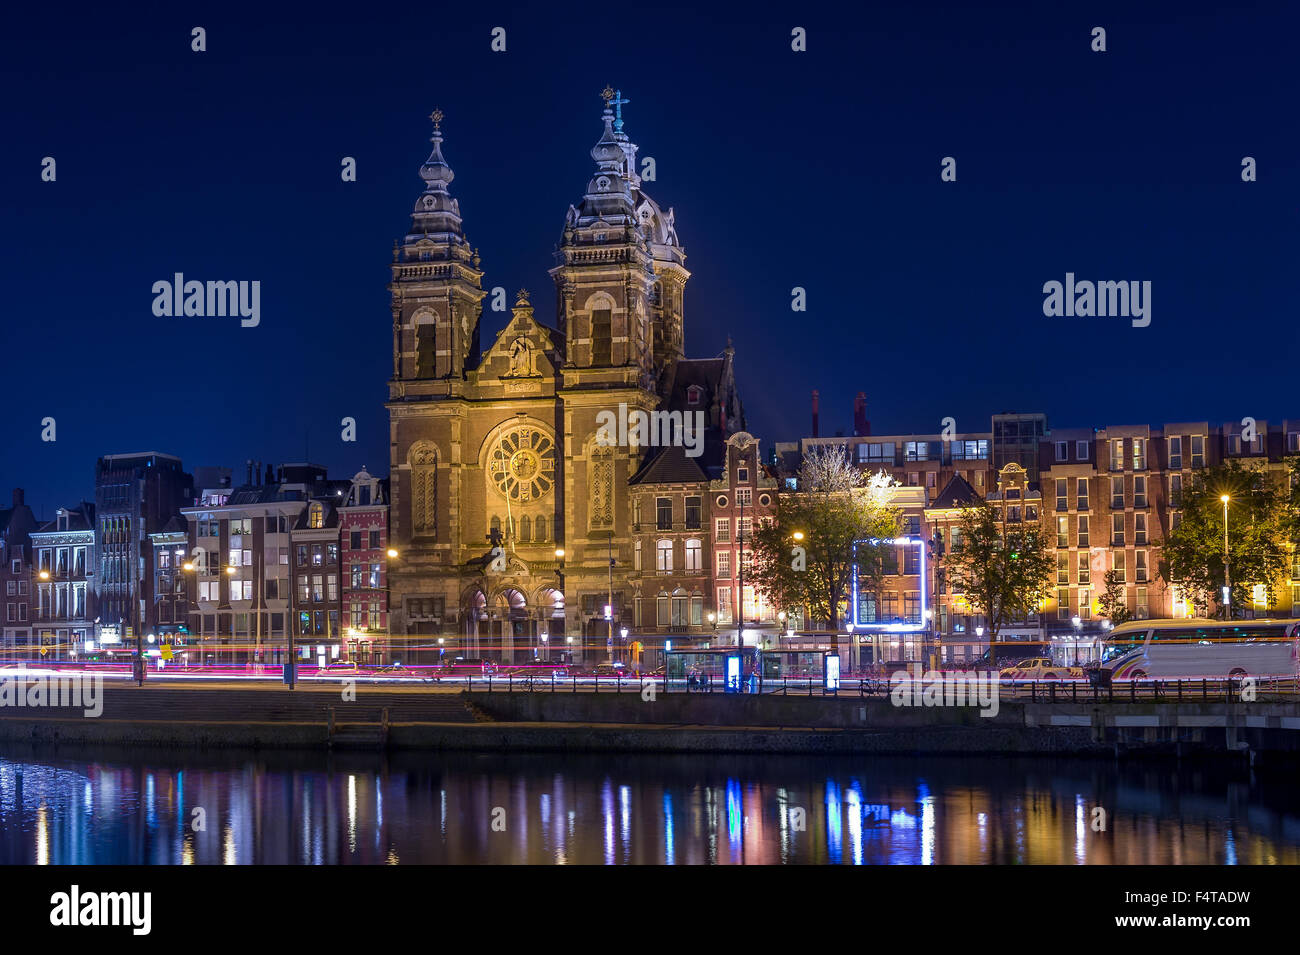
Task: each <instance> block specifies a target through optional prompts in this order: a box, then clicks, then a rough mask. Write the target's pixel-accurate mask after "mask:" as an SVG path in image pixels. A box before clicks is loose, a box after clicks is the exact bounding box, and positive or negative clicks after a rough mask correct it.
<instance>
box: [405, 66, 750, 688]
mask: <svg viewBox="0 0 1300 955" xmlns="http://www.w3.org/2000/svg"><path fill="white" fill-rule="evenodd" d="M602 96H603V98H604V101H605V107H604V110H603V113H602V115H601V126H602V128H601V132H600V137H599V139H598V141H597V142H596V144H595V145H594V146H593V147H592V148H591V158H592V160H593V161H594V164H595V168H594V169H593V170H591V171H590V174H589V178H588V181H587V184H586V189H585V191H584V193H583V195H582V197H581V199H580V200H579V201H578V202H577V203H576V204H574V205H570V206H569V208H568V210H567V212H565V213H564V221H563V226H562V230H561V236H560V241H559V243H558V246H557V248H556V251H555V253H554V255H555V261H554V265H553V267H552V268H551V269H550V275H551V278H552V280H553V281H554V285H555V292H554V295H555V316H556V323H555V326H554V327H551V326H549V325H546V324H543V323H542V321H540V320H539V319H538V318H537V317H536V316H535V315H534V305H533V298H532V297H531V296H530V295H529V293H528V292H526V291H520V292H519V293H518V295H517V297H516V300H515V303H514V307H513V310H512V313H511V319H510V321H509V323H508V324H507V325H506V327H505V329H504V330H503V331H502V332H501V334H500V335H498V336H497V338H496V341H494V342H492V343H491V345H490V347H488V348H486V349H485V350H483V351H480V347H481V345H480V339H479V326H480V321H481V318H482V308H483V300H484V298H485V296H486V295H487V291H486V290H485V289H484V288H483V285H482V278H483V275H484V270H483V269H482V267H481V265H482V262H481V259H480V257H479V254H478V250H477V249H475V248H474V247H473V246H472V245H471V244H470V242H469V240H468V239H467V237H466V234H465V228H464V219H463V218H462V215H461V210H460V205H459V203H458V201H457V200H456V199H455V198H454V197H453V196H452V191H451V184H452V181H453V178H454V175H453V172H452V169H451V166H450V165H448V162H447V160H446V158H445V157H444V156H443V135H442V132H441V121H442V118H443V117H442V114H441V112H440V111H435V112H434V113H433V115H432V116H431V117H430V118H431V119H432V120H433V124H434V129H433V137H432V142H433V151H432V152H431V154H430V155H429V158H428V159H427V160H426V161H425V162H424V164H423V165H422V166H420V178H421V179H423V181H424V191H423V193H422V194H421V195H420V196H419V197H418V198H417V199H416V202H415V208H414V210H413V212H412V215H411V227H410V231H409V232H408V233H407V235H406V237H405V239H404V240H403V241H402V242H401V243H395V244H394V251H393V262H392V265H391V269H392V281H391V283H390V284H389V286H388V288H389V291H390V293H391V295H392V302H391V308H392V318H393V341H392V347H393V372H392V379H391V380H390V382H389V400H388V402H387V408H388V412H389V440H390V448H391V462H390V464H391V471H390V475H391V488H392V489H391V499H390V507H391V514H390V522H391V530H390V543H391V546H392V547H393V548H395V549H396V550H397V552H398V556H397V557H396V558H394V559H393V560H392V561H390V563H389V587H390V593H391V597H390V603H389V607H390V611H391V617H392V620H391V631H392V633H393V634H395V635H402V634H407V635H411V637H412V638H414V639H412V642H411V649H412V650H415V649H416V648H417V646H418V647H424V648H435V649H436V647H437V646H438V640H439V639H442V640H443V641H444V646H445V647H446V648H447V649H448V650H451V649H452V648H454V649H455V652H457V653H459V654H462V655H464V656H467V657H479V656H481V657H487V658H490V659H496V660H501V661H505V662H523V661H524V660H526V659H531V658H533V656H534V653H535V652H536V653H537V655H538V656H540V657H541V658H543V659H547V658H549V659H565V660H574V661H581V660H587V661H600V660H604V659H607V655H608V656H612V655H613V651H612V649H611V648H612V646H613V642H612V641H613V640H614V639H617V636H616V635H619V634H621V633H622V631H623V630H624V629H625V628H635V627H636V625H637V624H638V623H639V621H637V620H634V619H633V612H632V609H631V608H632V606H633V602H634V600H635V601H636V607H637V608H638V615H639V608H640V599H639V598H640V596H641V588H642V579H641V578H642V577H644V576H645V575H646V572H645V571H644V570H643V569H642V567H641V566H640V561H639V560H634V551H635V557H636V558H639V556H640V551H641V547H640V544H639V543H637V539H636V533H635V531H636V530H637V529H639V525H634V514H633V497H634V495H633V490H634V485H635V479H636V478H637V476H638V475H644V474H646V473H648V472H650V471H654V472H656V473H657V474H672V473H682V474H684V478H683V479H684V480H695V481H699V482H702V483H703V484H707V482H708V481H709V480H710V479H716V478H717V477H719V476H720V475H721V474H722V473H723V471H724V470H725V467H726V463H727V460H728V456H729V455H730V454H731V452H732V450H733V449H736V448H743V449H746V450H748V451H749V452H750V453H751V455H752V456H753V457H755V458H756V456H757V442H755V441H753V439H752V438H749V436H748V435H747V434H745V433H744V411H743V408H742V406H741V403H740V398H739V396H738V394H737V390H736V384H735V377H734V370H733V366H732V356H733V349H732V348H731V346H730V344H729V343H728V346H727V348H726V349H725V351H724V352H723V353H722V355H721V356H719V357H714V358H708V359H688V358H685V357H684V355H683V340H684V324H685V310H684V302H685V292H686V282H687V280H688V279H689V278H690V272H689V271H687V269H686V253H685V250H684V249H683V246H682V243H681V240H680V239H679V237H678V234H677V229H676V226H675V223H674V213H673V210H672V209H671V208H669V209H668V210H666V211H665V210H664V209H663V208H662V207H661V206H660V205H659V204H658V203H657V202H656V201H655V200H654V199H653V198H651V197H650V196H649V195H648V194H647V193H646V192H645V190H644V189H643V183H642V180H641V178H640V176H639V175H638V174H637V160H636V155H637V148H638V147H637V145H636V144H635V143H633V142H632V141H631V140H630V139H629V138H628V135H627V134H626V133H625V132H624V131H623V125H624V121H623V118H622V106H623V104H624V103H625V102H626V101H625V100H623V99H622V96H621V94H619V93H616V92H615V91H613V90H610V89H608V88H607V89H606V90H605V91H604V93H603V94H602ZM559 211H560V210H557V213H558V212H559ZM558 218H559V216H558V214H557V219H558ZM493 284H497V283H493ZM688 403H689V404H690V408H689V409H688V408H687V404H688ZM664 410H669V411H672V410H680V411H683V412H685V411H687V410H700V411H702V412H703V415H704V421H705V437H704V442H703V453H702V454H701V455H700V456H698V457H693V458H689V459H685V460H687V461H688V462H689V465H690V466H689V467H674V466H672V465H671V464H670V462H672V461H676V462H677V463H678V464H680V462H681V460H682V453H683V452H682V449H681V448H673V447H667V448H665V447H640V446H637V445H635V444H622V445H620V444H617V443H611V442H610V441H608V440H607V439H606V435H605V433H601V434H599V435H598V431H599V424H598V420H599V419H601V416H602V412H603V413H604V419H603V420H609V419H608V415H609V414H610V413H611V412H613V413H620V412H622V413H626V414H628V415H634V414H636V415H649V414H652V413H653V412H655V411H664ZM627 430H628V432H629V433H634V431H633V429H627ZM737 438H740V439H741V440H740V441H739V442H737V441H736V440H735V439H737ZM745 439H747V440H745ZM754 464H755V465H757V461H756V460H755V461H754ZM638 510H639V508H638ZM697 519H698V518H697ZM704 526H705V527H707V526H708V525H707V524H705V525H704ZM697 547H698V544H697ZM697 570H698V572H699V573H700V575H701V576H702V577H703V578H704V579H702V580H701V581H700V582H699V586H698V587H697V588H696V591H697V592H698V593H699V594H701V595H709V599H708V604H709V605H710V606H712V604H713V599H712V597H711V594H712V582H711V581H710V580H709V579H708V576H709V568H708V567H706V566H700V567H698V568H697ZM650 575H653V571H652V570H651V571H650ZM649 599H652V600H653V598H652V597H651V598H649ZM421 636H427V637H429V638H430V639H428V640H420V639H419V637H421ZM420 657H421V658H427V654H420ZM413 658H414V657H413Z"/></svg>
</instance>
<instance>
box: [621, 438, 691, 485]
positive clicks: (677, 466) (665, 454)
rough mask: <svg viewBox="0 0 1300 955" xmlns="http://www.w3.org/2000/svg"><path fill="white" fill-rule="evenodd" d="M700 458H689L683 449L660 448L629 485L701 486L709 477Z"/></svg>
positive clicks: (642, 466) (633, 476)
mask: <svg viewBox="0 0 1300 955" xmlns="http://www.w3.org/2000/svg"><path fill="white" fill-rule="evenodd" d="M699 461H700V459H699V458H691V457H687V455H686V449H685V448H681V447H667V448H660V449H659V450H658V453H657V454H655V455H653V456H652V457H651V458H649V459H648V460H647V461H646V462H645V463H644V464H643V465H641V469H640V470H639V471H637V472H636V474H634V475H632V478H631V479H630V480H629V481H628V484H701V483H705V482H707V481H708V480H709V475H708V474H707V473H705V471H704V468H703V467H701V466H700V464H699Z"/></svg>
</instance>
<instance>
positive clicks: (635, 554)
mask: <svg viewBox="0 0 1300 955" xmlns="http://www.w3.org/2000/svg"><path fill="white" fill-rule="evenodd" d="M632 569H633V570H640V569H641V542H640V541H636V542H635V543H633V544H632Z"/></svg>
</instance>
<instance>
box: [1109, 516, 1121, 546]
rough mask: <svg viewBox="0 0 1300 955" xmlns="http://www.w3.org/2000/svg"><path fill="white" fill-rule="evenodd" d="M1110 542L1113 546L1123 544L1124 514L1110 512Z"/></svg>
mask: <svg viewBox="0 0 1300 955" xmlns="http://www.w3.org/2000/svg"><path fill="white" fill-rule="evenodd" d="M1110 542H1111V544H1112V545H1113V546H1115V547H1123V546H1124V515H1123V514H1112V515H1111V516H1110Z"/></svg>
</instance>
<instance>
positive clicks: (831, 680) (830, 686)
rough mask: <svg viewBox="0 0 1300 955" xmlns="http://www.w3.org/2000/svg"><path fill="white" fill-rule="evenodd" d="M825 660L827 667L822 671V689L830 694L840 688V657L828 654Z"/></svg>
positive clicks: (835, 654)
mask: <svg viewBox="0 0 1300 955" xmlns="http://www.w3.org/2000/svg"><path fill="white" fill-rule="evenodd" d="M824 659H825V661H826V666H825V669H824V670H823V671H822V687H823V688H824V689H826V690H827V691H829V692H835V691H836V690H838V689H839V688H840V655H839V654H838V653H828V654H826V656H825V658H824Z"/></svg>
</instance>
